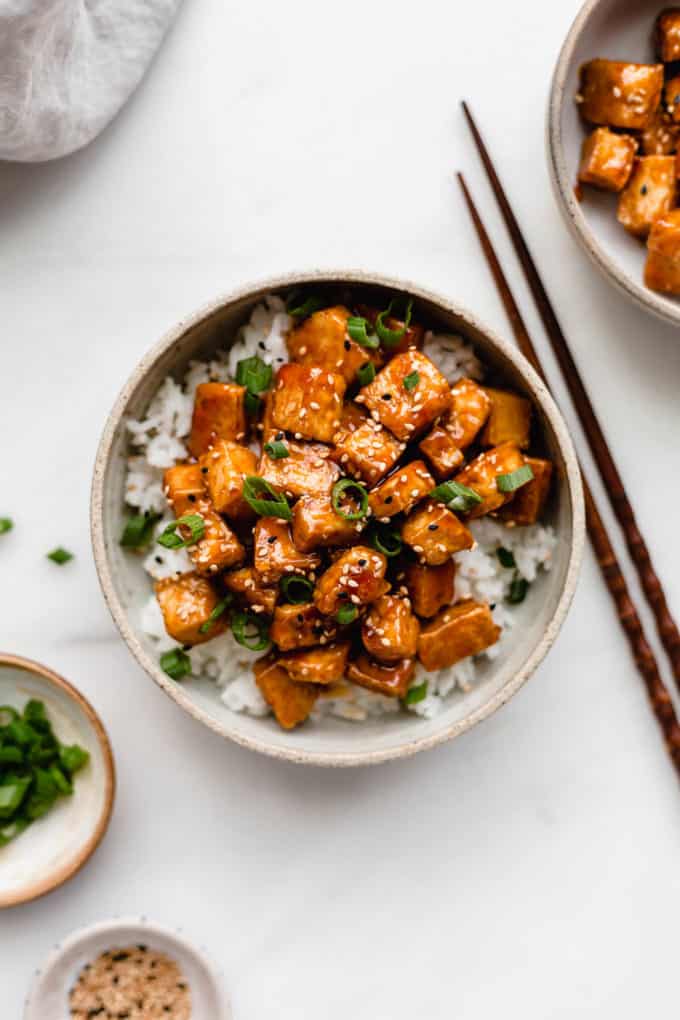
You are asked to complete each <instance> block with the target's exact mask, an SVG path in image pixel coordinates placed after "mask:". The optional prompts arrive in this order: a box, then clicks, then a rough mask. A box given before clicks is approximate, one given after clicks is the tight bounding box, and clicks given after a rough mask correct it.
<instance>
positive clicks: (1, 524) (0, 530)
mask: <svg viewBox="0 0 680 1020" xmlns="http://www.w3.org/2000/svg"><path fill="white" fill-rule="evenodd" d="M13 527H14V521H13V520H12V518H11V517H0V535H4V534H5V533H6V532H7V531H11V530H12V528H13Z"/></svg>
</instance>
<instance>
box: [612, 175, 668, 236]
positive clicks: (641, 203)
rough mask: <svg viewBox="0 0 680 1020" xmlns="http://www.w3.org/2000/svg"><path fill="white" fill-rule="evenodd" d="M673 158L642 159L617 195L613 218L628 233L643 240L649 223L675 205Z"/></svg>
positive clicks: (648, 229)
mask: <svg viewBox="0 0 680 1020" xmlns="http://www.w3.org/2000/svg"><path fill="white" fill-rule="evenodd" d="M675 188H676V180H675V159H674V158H673V156H642V157H641V158H640V159H638V160H637V162H636V164H635V169H634V170H633V175H632V177H631V179H630V181H629V182H628V185H627V187H626V188H624V190H623V191H622V192H621V195H620V198H619V207H618V211H617V214H616V215H617V219H618V221H619V223H621V224H622V225H623V226H624V227H625V228H626V230H627V231H628V233H630V234H633V235H634V236H635V237H642V238H645V237H647V235H648V234H649V231H650V229H651V227H652V224H653V223H654V221H655V220H658V219H659V217H660V216H664V215H665V214H666V213H667V212H668V211H669V210H670V209H671V208H672V207H673V205H674V204H675Z"/></svg>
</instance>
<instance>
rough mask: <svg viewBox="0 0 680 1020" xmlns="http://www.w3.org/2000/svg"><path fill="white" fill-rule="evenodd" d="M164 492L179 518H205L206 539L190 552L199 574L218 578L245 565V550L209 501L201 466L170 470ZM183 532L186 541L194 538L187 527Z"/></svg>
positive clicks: (166, 475) (200, 540)
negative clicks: (224, 572) (219, 575)
mask: <svg viewBox="0 0 680 1020" xmlns="http://www.w3.org/2000/svg"><path fill="white" fill-rule="evenodd" d="M163 488H164V491H165V494H166V496H167V499H168V502H169V503H170V506H171V507H172V509H173V510H174V512H175V516H176V517H177V518H179V517H183V516H185V515H187V514H197V515H199V516H200V517H202V518H203V523H204V527H205V532H204V535H203V538H201V539H199V541H198V542H195V543H194V544H193V545H190V546H189V547H188V550H187V551H188V553H189V556H190V557H191V559H192V561H193V563H194V566H195V567H196V569H197V570H198V572H199V573H201V574H217V573H219V572H220V571H221V570H226V568H227V567H233V566H234V565H235V564H236V563H241V562H242V561H243V559H244V558H245V554H246V552H245V549H244V548H243V546H242V545H241V543H240V541H239V540H238V538H237V536H236V535H235V534H234V532H233V531H232V530H231V528H230V527H229V526H228V525H227V523H226V522H225V521H223V520H222V518H221V517H220V515H219V514H218V513H216V511H215V508H214V507H213V504H212V502H211V501H210V500H209V499H208V496H207V494H206V491H205V483H204V481H203V474H202V472H201V468H200V466H199V465H198V464H176V465H175V466H174V467H171V468H168V470H167V471H166V472H165V474H164V476H163ZM179 530H180V532H181V533H182V535H183V536H184V537H185V538H186V537H188V536H189V534H190V531H189V530H188V529H185V528H184V527H180V529H179Z"/></svg>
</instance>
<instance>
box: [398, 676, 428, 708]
mask: <svg viewBox="0 0 680 1020" xmlns="http://www.w3.org/2000/svg"><path fill="white" fill-rule="evenodd" d="M425 697H427V680H423V682H422V684H416V686H415V687H409V689H408V690H407V692H406V694H405V696H404V704H405V705H415V704H417V703H418V702H419V701H422V700H423V698H425Z"/></svg>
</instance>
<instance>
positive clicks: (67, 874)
mask: <svg viewBox="0 0 680 1020" xmlns="http://www.w3.org/2000/svg"><path fill="white" fill-rule="evenodd" d="M3 666H10V667H12V668H13V669H20V670H23V671H24V672H25V673H31V674H33V675H34V676H39V677H41V678H42V679H43V680H47V682H48V683H49V684H51V685H52V686H53V687H56V688H58V689H59V690H60V691H62V692H63V693H65V694H66V695H67V696H68V697H69V698H70V699H71V701H74V702H75V703H76V704H77V706H78V708H79V709H80V710H81V712H82V713H83V715H85V716H86V718H87V719H88V721H89V722H90V723H91V725H92V728H93V729H94V732H95V736H96V738H97V741H98V743H99V747H100V750H101V752H102V758H103V761H104V772H105V776H106V781H105V786H104V805H103V808H102V811H101V814H100V816H99V820H98V821H97V825H96V827H95V829H94V831H93V832H92V834H91V835H90V837H89V839H88V840H87V841H86V842H85V843H84V844H83V846H82V847H81V848H80V850H79V851H78V853H77V854H76V856H75V857H74V858H73V859H72V860H71V861H69V862H67V863H66V864H64V865H62V867H60V868H57V869H56V870H55V871H53V872H52V873H51V875H49V876H47V877H46V878H43V879H38V880H36V881H34V882H31V883H30V884H29V885H27V886H25V887H24V888H23V890H20V891H18V892H16V893H13V894H3V893H2V892H0V910H3V909H5V908H6V907H17V906H19V905H20V904H22V903H30V902H31V901H32V900H37V899H38V898H39V897H41V896H46V895H47V893H50V892H53V890H54V889H57V888H58V887H59V886H60V885H63V884H64V883H65V882H68V880H69V879H71V878H73V877H74V875H76V874H77V873H78V872H79V871H80V869H81V868H83V867H84V866H85V864H87V862H88V861H89V859H90V857H91V856H92V854H93V853H94V852H95V850H96V849H97V847H98V846H99V844H100V843H101V841H102V840H103V838H104V836H105V835H106V830H107V829H108V827H109V822H110V821H111V814H112V811H113V803H114V800H115V795H116V766H115V762H114V758H113V751H112V749H111V741H110V740H109V736H108V734H107V732H106V729H105V728H104V724H103V723H102V721H101V719H100V717H99V715H98V714H97V712H96V711H95V710H94V708H93V707H92V705H91V704H90V702H89V701H88V700H87V698H86V697H85V695H83V694H81V693H80V691H79V690H78V689H77V688H76V687H74V686H73V684H71V683H69V681H68V680H65V679H64V677H63V676H60V675H59V673H55V672H54V670H52V669H50V668H49V667H48V666H43V665H42V663H40V662H35V661H34V660H33V659H25V658H24V657H23V656H20V655H11V654H10V653H8V652H0V667H3Z"/></svg>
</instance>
